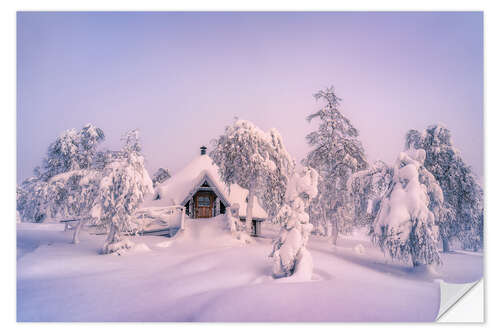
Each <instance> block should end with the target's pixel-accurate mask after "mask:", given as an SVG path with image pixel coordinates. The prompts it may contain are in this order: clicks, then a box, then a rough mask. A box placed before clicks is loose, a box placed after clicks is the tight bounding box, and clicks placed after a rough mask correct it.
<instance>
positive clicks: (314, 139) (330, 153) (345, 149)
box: [302, 87, 368, 244]
mask: <svg viewBox="0 0 500 333" xmlns="http://www.w3.org/2000/svg"><path fill="white" fill-rule="evenodd" d="M314 97H315V98H316V100H321V101H323V102H324V103H325V104H324V106H323V107H322V108H321V109H320V110H319V111H317V112H315V113H313V114H311V115H309V116H308V117H307V120H308V121H309V122H311V121H312V120H315V119H318V120H319V127H318V129H317V130H315V131H313V132H311V133H309V134H308V135H307V137H306V140H307V143H308V144H309V146H311V148H312V150H311V151H310V152H309V153H308V154H307V156H306V158H305V159H304V160H303V161H302V163H303V164H304V165H306V166H310V167H312V168H314V169H315V170H317V171H318V173H319V183H318V192H319V193H318V196H317V197H316V198H315V199H314V200H313V201H312V203H311V205H310V209H309V214H310V216H311V221H312V223H313V224H314V225H318V224H323V226H324V228H323V229H326V230H331V236H332V242H333V244H335V243H336V242H337V237H338V233H339V231H341V232H348V231H350V230H351V229H352V226H353V223H355V222H356V220H355V219H354V216H353V207H352V206H351V205H352V202H351V200H350V198H349V195H348V191H347V181H348V179H349V177H350V176H351V174H352V173H355V172H357V171H359V170H364V169H366V168H367V166H368V162H367V160H366V157H365V153H364V149H363V146H362V144H361V141H360V140H359V139H358V130H357V129H356V128H355V127H354V126H353V125H352V124H351V122H350V121H349V119H348V118H347V117H345V115H344V114H343V113H342V112H341V111H340V110H339V105H340V101H341V99H340V98H338V97H337V95H336V94H335V91H334V89H333V87H331V88H328V89H326V90H320V91H319V92H318V93H316V94H315V95H314ZM328 224H331V226H328Z"/></svg>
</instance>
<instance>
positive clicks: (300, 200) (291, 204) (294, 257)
mask: <svg viewBox="0 0 500 333" xmlns="http://www.w3.org/2000/svg"><path fill="white" fill-rule="evenodd" d="M317 193H318V173H317V172H316V170H314V169H312V168H309V167H305V168H304V170H302V171H301V172H300V173H299V174H297V173H295V174H294V175H293V176H292V177H290V179H289V182H288V185H287V190H286V194H285V203H284V205H283V206H282V207H281V209H280V211H279V214H278V216H277V220H278V221H279V222H280V224H281V229H280V233H279V236H278V238H277V239H276V240H275V241H274V242H273V250H272V252H271V254H270V257H271V258H273V276H274V277H275V278H280V277H285V276H290V275H295V276H299V277H300V279H305V280H310V279H311V276H312V269H313V262H312V256H311V254H310V252H309V251H308V250H307V248H306V244H307V241H308V239H309V234H310V233H311V230H312V228H313V226H312V224H310V223H309V215H308V214H307V212H306V208H307V206H308V205H309V203H310V201H311V199H313V198H314V197H315V196H316V195H317Z"/></svg>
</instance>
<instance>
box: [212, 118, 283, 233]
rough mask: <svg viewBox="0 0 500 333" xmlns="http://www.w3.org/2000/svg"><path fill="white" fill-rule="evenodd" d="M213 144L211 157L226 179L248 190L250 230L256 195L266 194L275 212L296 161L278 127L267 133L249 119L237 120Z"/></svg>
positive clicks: (269, 208) (247, 213) (267, 204)
mask: <svg viewBox="0 0 500 333" xmlns="http://www.w3.org/2000/svg"><path fill="white" fill-rule="evenodd" d="M213 145H214V149H213V150H212V151H211V152H210V157H211V158H212V159H213V161H214V163H215V164H216V165H217V166H218V168H219V172H220V175H221V178H222V180H223V181H224V182H225V183H226V184H228V185H230V184H238V185H239V186H241V187H242V188H244V189H247V190H248V203H247V211H246V222H245V224H246V229H247V231H248V232H249V233H250V232H251V228H252V216H253V212H252V211H253V205H254V200H255V198H256V197H257V196H259V197H260V198H261V199H262V198H263V197H265V198H266V200H261V202H262V203H263V205H264V206H265V208H267V209H268V210H269V211H270V213H271V214H270V215H272V213H273V212H274V211H276V210H277V207H279V205H280V204H281V202H280V200H282V197H283V195H284V192H285V191H286V181H287V175H288V172H289V170H290V168H291V166H290V165H291V164H292V163H293V161H292V160H291V158H290V156H289V155H288V153H286V150H285V149H284V146H283V142H282V140H281V136H280V135H279V133H278V132H277V131H276V130H272V131H271V133H270V134H268V133H265V132H263V131H262V130H260V129H259V128H258V127H257V126H255V125H254V124H253V123H251V122H249V121H247V120H236V121H235V122H234V123H233V124H232V125H231V126H227V127H226V130H225V132H224V134H223V135H221V136H220V137H219V138H218V139H215V140H213Z"/></svg>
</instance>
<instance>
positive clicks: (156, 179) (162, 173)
mask: <svg viewBox="0 0 500 333" xmlns="http://www.w3.org/2000/svg"><path fill="white" fill-rule="evenodd" d="M170 177H171V176H170V172H168V169H167V170H165V169H163V168H159V169H158V171H156V172H155V173H154V175H153V178H151V180H152V181H153V187H156V186H158V185H159V184H161V183H163V182H164V181H165V180H167V179H169V178H170Z"/></svg>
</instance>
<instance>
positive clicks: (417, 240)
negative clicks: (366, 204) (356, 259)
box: [371, 149, 442, 267]
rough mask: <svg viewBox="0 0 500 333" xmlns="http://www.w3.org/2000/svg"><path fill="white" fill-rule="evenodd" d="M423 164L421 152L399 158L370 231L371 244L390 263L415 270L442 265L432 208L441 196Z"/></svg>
mask: <svg viewBox="0 0 500 333" xmlns="http://www.w3.org/2000/svg"><path fill="white" fill-rule="evenodd" d="M424 161H425V151H424V150H422V149H418V150H415V149H410V150H407V151H405V152H402V153H400V154H399V156H398V158H397V160H396V164H395V166H394V176H393V179H392V182H391V184H390V185H389V189H388V190H387V192H386V194H385V196H384V198H383V200H382V202H381V207H380V210H379V211H378V214H377V216H376V218H375V221H374V224H373V227H372V229H371V234H372V239H373V241H374V242H375V243H376V244H378V245H379V246H380V248H381V249H382V250H383V251H385V252H387V253H389V255H390V256H391V257H392V258H393V259H397V260H401V261H404V262H407V261H409V260H411V263H412V264H413V266H414V267H416V266H419V265H429V264H439V263H440V262H441V258H440V256H439V251H438V237H439V235H438V227H437V225H436V224H435V219H434V214H433V212H432V206H433V205H436V206H438V205H439V200H440V198H442V192H441V189H440V187H439V185H438V184H437V182H436V181H435V180H434V179H433V177H432V175H431V174H430V173H429V172H428V171H427V170H426V169H425V167H424V166H423V164H424ZM423 179H425V181H423ZM441 203H442V201H441Z"/></svg>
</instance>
